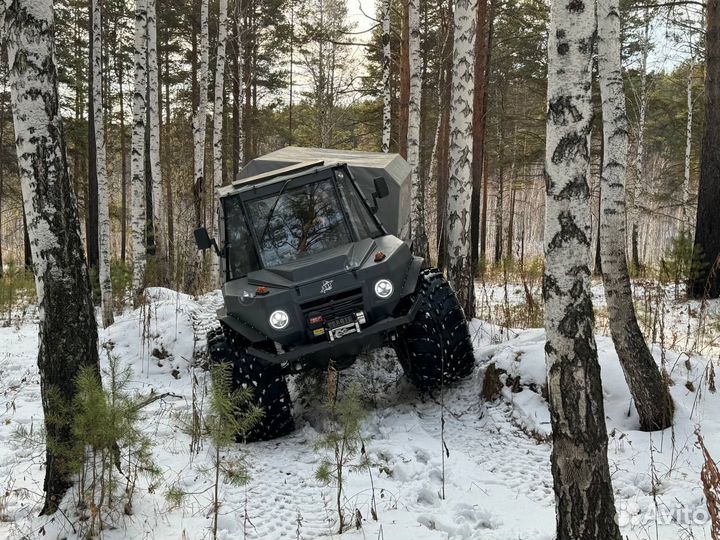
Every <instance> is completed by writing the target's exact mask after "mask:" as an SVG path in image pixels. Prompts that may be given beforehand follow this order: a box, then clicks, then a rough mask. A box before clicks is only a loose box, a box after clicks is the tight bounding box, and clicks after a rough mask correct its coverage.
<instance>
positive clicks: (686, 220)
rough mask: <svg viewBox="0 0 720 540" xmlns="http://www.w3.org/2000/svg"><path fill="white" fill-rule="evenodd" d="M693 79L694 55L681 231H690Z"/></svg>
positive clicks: (692, 72) (689, 82)
mask: <svg viewBox="0 0 720 540" xmlns="http://www.w3.org/2000/svg"><path fill="white" fill-rule="evenodd" d="M694 77H695V55H693V56H692V58H690V66H689V67H688V76H687V123H686V124H685V175H684V177H683V192H682V205H681V208H682V210H681V211H682V229H683V231H688V232H689V231H690V228H691V223H692V217H691V214H690V212H689V210H690V175H691V173H692V126H693V78H694Z"/></svg>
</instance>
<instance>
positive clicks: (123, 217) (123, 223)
mask: <svg viewBox="0 0 720 540" xmlns="http://www.w3.org/2000/svg"><path fill="white" fill-rule="evenodd" d="M115 70H116V71H117V78H118V100H119V101H120V176H121V178H120V189H121V194H120V261H121V262H122V263H123V264H125V258H126V249H127V191H128V181H127V141H126V135H125V95H124V93H123V85H124V82H125V81H124V79H123V74H124V71H125V70H124V66H123V58H122V55H121V54H119V53H117V52H116V54H115Z"/></svg>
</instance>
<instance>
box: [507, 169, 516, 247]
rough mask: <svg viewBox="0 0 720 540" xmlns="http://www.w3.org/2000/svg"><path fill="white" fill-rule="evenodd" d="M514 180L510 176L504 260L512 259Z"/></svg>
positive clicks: (513, 241) (512, 176)
mask: <svg viewBox="0 0 720 540" xmlns="http://www.w3.org/2000/svg"><path fill="white" fill-rule="evenodd" d="M513 168H514V167H513ZM514 179H515V177H514V175H512V174H511V183H510V208H509V212H508V230H507V238H506V239H505V241H506V242H507V248H506V250H505V258H507V259H513V244H514V243H515V198H516V196H517V189H515V182H514Z"/></svg>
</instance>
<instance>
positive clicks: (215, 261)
mask: <svg viewBox="0 0 720 540" xmlns="http://www.w3.org/2000/svg"><path fill="white" fill-rule="evenodd" d="M219 4H220V6H219V9H220V11H219V14H218V42H217V55H216V57H215V58H216V60H215V105H214V108H213V180H214V181H213V207H212V212H211V215H210V221H211V224H212V235H211V237H212V238H218V225H219V224H218V220H217V209H218V208H219V207H220V194H219V191H220V188H221V187H222V183H223V113H224V107H223V105H224V103H223V98H224V89H225V45H226V43H227V9H228V3H227V0H220V2H219ZM210 257H211V259H210V260H211V264H210V279H211V282H212V286H213V287H219V286H220V260H219V257H217V256H216V255H215V254H214V253H211V254H210Z"/></svg>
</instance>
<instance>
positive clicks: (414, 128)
mask: <svg viewBox="0 0 720 540" xmlns="http://www.w3.org/2000/svg"><path fill="white" fill-rule="evenodd" d="M419 3H420V0H409V1H408V19H409V21H410V26H409V31H410V39H409V47H408V49H409V54H410V103H409V113H408V135H407V148H408V159H407V161H408V164H409V165H410V170H411V188H410V200H411V201H412V203H411V204H412V208H411V210H410V231H411V234H412V239H413V246H414V251H415V253H416V254H417V255H419V256H421V257H423V258H424V259H425V260H426V261H428V260H429V250H430V248H429V243H428V238H427V229H426V224H425V182H424V180H423V178H421V176H420V105H421V101H422V61H421V58H420V13H419Z"/></svg>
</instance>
